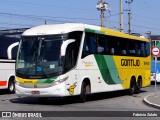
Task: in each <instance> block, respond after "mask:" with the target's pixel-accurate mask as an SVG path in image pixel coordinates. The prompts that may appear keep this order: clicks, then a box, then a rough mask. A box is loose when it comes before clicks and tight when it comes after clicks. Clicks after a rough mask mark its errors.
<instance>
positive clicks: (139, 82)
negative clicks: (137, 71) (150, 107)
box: [135, 80, 142, 94]
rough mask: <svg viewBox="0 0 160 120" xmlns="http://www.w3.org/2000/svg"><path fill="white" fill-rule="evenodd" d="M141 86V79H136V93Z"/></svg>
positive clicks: (139, 90)
mask: <svg viewBox="0 0 160 120" xmlns="http://www.w3.org/2000/svg"><path fill="white" fill-rule="evenodd" d="M141 87H142V81H141V80H138V82H137V84H136V89H135V93H136V94H139V93H140V92H141Z"/></svg>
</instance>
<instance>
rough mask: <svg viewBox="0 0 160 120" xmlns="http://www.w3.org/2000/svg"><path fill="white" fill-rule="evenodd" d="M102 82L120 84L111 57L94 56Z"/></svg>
mask: <svg viewBox="0 0 160 120" xmlns="http://www.w3.org/2000/svg"><path fill="white" fill-rule="evenodd" d="M95 59H96V61H97V64H98V67H99V70H100V73H101V75H102V77H103V80H104V81H105V82H106V83H107V84H109V85H112V84H122V81H121V80H120V79H119V75H118V71H117V68H116V65H115V63H114V59H113V57H112V56H107V55H106V56H103V55H95Z"/></svg>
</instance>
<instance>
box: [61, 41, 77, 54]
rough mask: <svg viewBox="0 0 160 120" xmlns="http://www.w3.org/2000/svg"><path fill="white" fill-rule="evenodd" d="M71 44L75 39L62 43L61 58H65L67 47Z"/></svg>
mask: <svg viewBox="0 0 160 120" xmlns="http://www.w3.org/2000/svg"><path fill="white" fill-rule="evenodd" d="M73 42H75V39H68V40H66V41H63V43H62V46H61V56H65V54H66V48H67V46H68V45H69V44H70V43H73Z"/></svg>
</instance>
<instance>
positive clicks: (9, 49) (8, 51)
mask: <svg viewBox="0 0 160 120" xmlns="http://www.w3.org/2000/svg"><path fill="white" fill-rule="evenodd" d="M18 45H19V42H15V43H13V44H11V45H10V46H9V47H8V49H7V55H8V59H12V49H13V48H14V47H16V46H18Z"/></svg>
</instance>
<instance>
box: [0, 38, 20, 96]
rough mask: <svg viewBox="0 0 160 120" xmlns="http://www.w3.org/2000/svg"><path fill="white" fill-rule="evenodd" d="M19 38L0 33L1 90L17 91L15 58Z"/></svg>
mask: <svg viewBox="0 0 160 120" xmlns="http://www.w3.org/2000/svg"><path fill="white" fill-rule="evenodd" d="M19 40H20V39H19V38H16V37H8V36H5V35H0V42H1V44H0V90H1V89H6V90H7V91H8V93H14V92H15V59H16V55H17V50H18V44H19Z"/></svg>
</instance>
